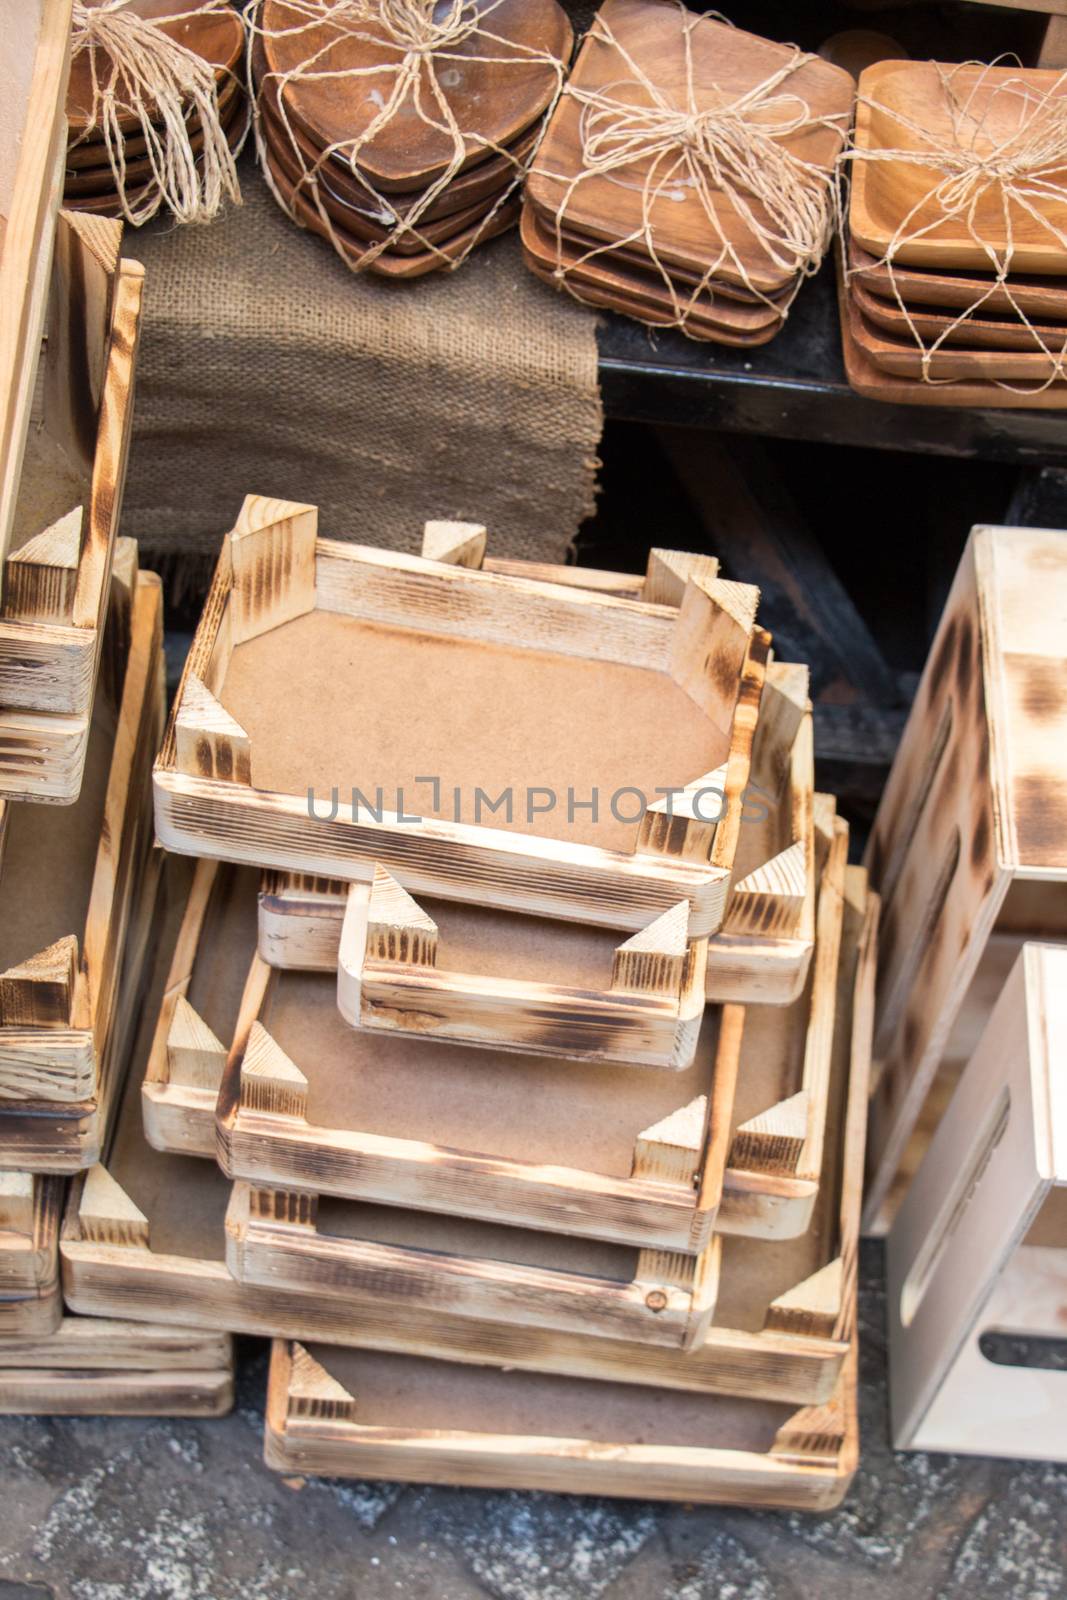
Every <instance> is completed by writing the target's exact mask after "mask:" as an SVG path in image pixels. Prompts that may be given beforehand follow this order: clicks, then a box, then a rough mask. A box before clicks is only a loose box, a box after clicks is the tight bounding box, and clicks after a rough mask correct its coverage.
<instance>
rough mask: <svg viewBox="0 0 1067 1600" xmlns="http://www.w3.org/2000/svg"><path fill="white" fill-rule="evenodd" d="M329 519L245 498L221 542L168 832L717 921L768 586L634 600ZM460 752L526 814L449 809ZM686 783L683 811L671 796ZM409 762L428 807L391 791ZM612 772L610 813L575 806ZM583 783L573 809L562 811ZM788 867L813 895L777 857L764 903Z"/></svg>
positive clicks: (567, 901)
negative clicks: (435, 552)
mask: <svg viewBox="0 0 1067 1600" xmlns="http://www.w3.org/2000/svg"><path fill="white" fill-rule="evenodd" d="M316 526H317V513H316V511H315V508H314V507H310V506H296V505H289V504H287V503H282V502H277V501H265V500H262V499H257V498H255V497H249V498H248V499H247V500H246V502H245V505H244V507H243V509H242V512H241V515H240V518H239V519H238V523H237V527H236V528H235V530H234V531H233V533H232V534H230V535H228V536H227V538H226V540H225V541H224V544H223V550H222V555H221V557H220V561H219V566H218V569H217V572H216V577H215V581H214V584H213V586H212V589H211V592H210V594H209V597H208V600H207V602H206V605H205V609H204V613H203V616H202V618H201V622H200V626H199V628H198V630H197V634H196V638H195V639H194V642H193V647H192V650H191V652H190V656H189V660H188V663H187V665H186V671H185V676H184V678H183V681H182V687H181V689H180V691H179V695H178V699H177V702H176V705H175V709H174V713H173V716H172V719H171V725H170V728H169V730H168V734H167V738H166V741H165V743H164V748H163V752H162V755H161V757H160V760H159V762H158V763H157V767H156V773H155V790H156V828H157V833H158V834H159V837H160V839H161V841H162V842H163V843H164V844H165V845H166V846H167V847H168V848H171V849H174V850H177V851H179V852H183V853H186V854H193V855H208V856H215V857H221V858H223V859H230V860H243V861H249V862H252V863H254V864H256V865H261V866H264V867H273V868H277V869H281V870H285V871H295V872H311V873H315V874H321V875H323V876H330V877H335V878H343V879H346V880H351V879H364V880H366V879H369V878H370V877H371V875H372V872H373V868H374V865H375V863H380V864H381V865H382V866H384V867H385V868H386V869H387V870H388V871H390V872H392V873H394V874H395V875H398V876H399V878H400V879H401V880H402V881H403V884H404V887H405V888H406V889H407V890H408V892H409V893H411V894H415V895H418V894H427V895H439V896H440V897H441V898H444V899H449V900H461V901H465V902H473V903H475V904H488V905H492V906H496V907H503V908H508V909H512V910H520V911H525V912H529V913H533V914H536V915H541V916H554V917H562V918H564V919H571V920H576V921H581V922H586V923H598V924H600V925H603V926H605V927H615V928H619V929H625V930H626V931H628V932H638V931H639V930H640V929H642V928H644V927H645V926H647V924H648V923H649V921H651V920H652V919H653V918H655V917H657V916H659V915H661V914H662V913H664V912H666V911H670V910H671V909H672V908H673V907H674V906H676V905H677V904H678V903H679V902H680V901H682V900H685V901H687V902H688V904H689V906H690V933H691V935H692V936H693V937H701V936H703V935H704V934H707V933H711V932H713V931H714V930H715V929H716V928H717V927H718V926H719V925H720V924H721V922H722V918H723V914H724V911H725V904H726V897H727V890H728V884H729V876H730V871H731V868H732V857H733V851H734V849H735V848H736V837H735V835H736V833H738V832H739V831H740V804H741V799H742V795H743V791H744V787H745V784H746V783H747V777H748V765H749V762H748V757H747V751H748V750H750V748H751V738H752V734H753V731H754V728H755V720H756V706H757V705H758V691H756V687H755V679H756V677H757V676H762V670H763V663H764V662H765V658H766V653H767V648H768V640H767V636H766V635H764V634H761V633H759V632H758V631H754V628H753V622H754V616H755V606H756V600H757V591H756V590H754V589H751V588H749V587H747V586H745V585H738V584H727V583H723V582H721V581H720V580H718V579H713V580H710V581H709V580H705V579H702V578H700V577H699V576H698V577H693V578H690V579H689V581H688V583H687V585H686V589H685V593H684V595H683V598H682V603H681V605H680V606H677V607H674V606H667V605H660V604H656V603H652V602H650V601H647V600H642V601H640V602H637V601H633V600H627V599H618V598H616V597H615V596H613V595H610V594H604V593H602V592H598V591H597V590H593V589H582V588H576V587H570V586H564V585H561V584H554V583H541V582H535V581H532V580H529V579H525V578H513V577H506V576H501V575H498V574H495V573H488V572H480V571H475V570H472V569H470V568H468V567H463V566H457V565H451V564H447V563H444V562H432V561H427V560H425V559H423V558H420V557H417V556H404V555H400V554H397V553H394V552H388V551H382V550H375V549H370V548H368V547H365V546H359V545H353V544H339V543H333V542H330V541H326V540H320V539H318V538H317V536H316ZM698 560H699V558H698ZM357 667H358V671H357V670H356V668H357ZM743 685H750V686H751V687H746V688H745V689H744V690H743V689H742V686H743ZM309 700H314V701H315V703H316V705H317V715H316V717H315V718H313V719H308V717H307V716H306V707H307V705H308V703H309ZM364 700H365V701H366V704H365V706H364V704H363V702H364ZM564 713H565V714H564ZM346 746H347V748H346ZM735 754H737V755H738V757H739V759H738V760H737V761H735V760H733V757H734V755H735ZM742 757H743V759H742ZM434 765H436V766H437V767H438V769H439V770H438V771H437V772H436V773H433V770H432V769H433V767H434ZM427 766H429V767H430V769H431V777H425V778H424V777H420V774H423V773H425V771H426V768H427ZM741 767H743V768H744V772H743V773H742V772H741V770H740V768H741ZM342 768H343V769H344V770H341V769H342ZM455 773H461V774H463V775H468V774H475V775H477V777H476V783H477V788H476V790H475V793H474V795H473V796H467V800H468V801H470V803H471V806H473V805H474V804H475V802H476V800H477V795H478V792H480V793H481V794H482V795H484V796H485V797H486V805H488V804H489V803H490V802H495V801H497V800H499V797H500V794H501V793H503V792H504V791H510V792H511V793H512V795H513V796H514V795H515V794H518V795H519V797H520V800H521V797H522V796H524V795H525V796H526V798H527V813H528V814H527V816H526V817H520V822H522V823H523V825H525V826H527V827H528V829H529V831H526V832H519V831H517V826H516V825H513V824H508V823H507V821H506V818H505V821H504V822H503V823H501V822H499V821H497V820H496V817H495V815H494V819H493V822H492V824H491V825H485V824H482V823H475V822H470V821H466V820H460V821H454V820H447V817H448V816H449V815H450V814H454V811H455V802H454V796H453V794H452V790H453V787H454V775H455ZM672 781H673V782H674V783H675V784H676V785H679V786H680V787H679V789H678V794H679V795H680V799H679V798H677V796H676V804H675V807H674V809H673V812H672V814H670V815H668V814H667V812H666V801H664V800H663V799H662V798H661V799H659V800H652V799H651V798H650V797H651V796H652V795H653V794H655V793H657V792H660V793H661V792H662V791H663V790H665V789H666V788H667V787H669V786H670V784H671V782H672ZM413 785H422V788H421V790H420V792H419V793H418V795H417V796H416V795H415V793H414V790H413ZM405 786H406V790H407V800H406V801H403V803H404V804H407V805H411V804H415V803H416V800H417V804H418V806H419V814H418V816H416V815H415V814H414V813H410V812H401V811H399V810H398V809H393V810H388V809H385V806H386V805H387V804H391V805H393V806H394V807H395V806H398V805H399V804H400V803H401V797H398V793H397V791H398V790H403V789H404V788H405ZM594 788H595V789H596V790H597V791H598V794H599V795H600V796H601V800H600V811H599V813H598V816H597V818H596V820H595V821H594V820H592V817H591V815H590V814H588V813H587V812H586V811H585V810H581V811H580V810H579V808H580V807H583V806H584V805H585V804H586V803H587V801H588V799H589V793H590V791H591V790H592V789H594ZM335 790H336V791H337V792H338V794H340V792H341V791H344V793H345V794H346V795H348V794H349V793H352V792H353V790H354V791H355V793H354V803H353V804H349V803H347V801H346V802H345V803H341V801H340V799H338V804H337V806H336V807H333V805H332V802H331V796H332V793H333V791H335ZM379 790H381V794H379V792H378V791H379ZM707 790H713V791H716V792H717V793H721V792H722V791H725V796H726V818H725V819H724V822H723V823H715V822H711V821H706V820H704V819H703V815H700V814H697V813H700V812H702V811H703V812H704V814H707V811H706V808H707V804H708V802H707V800H706V799H705V800H703V802H702V803H701V795H702V792H703V791H707ZM567 791H573V805H572V802H571V800H570V799H568V809H569V810H570V811H571V812H572V814H571V815H569V816H568V817H567V819H566V821H563V820H560V819H557V818H556V817H554V816H553V817H552V819H551V820H549V819H548V815H547V814H548V812H550V811H553V810H554V809H555V806H556V798H555V797H559V796H563V795H564V794H565V793H567ZM541 793H544V794H545V795H546V796H547V797H548V799H547V800H546V801H544V802H543V809H544V812H545V815H540V814H536V808H533V809H534V814H531V812H530V808H531V807H532V801H531V798H530V797H531V796H533V795H536V794H541ZM624 793H625V794H627V795H628V796H629V797H630V799H629V801H628V802H627V805H629V804H633V806H634V807H635V810H634V812H633V820H632V821H630V820H626V821H620V820H619V815H620V813H619V803H618V796H619V795H621V794H624ZM309 795H310V796H311V797H312V799H311V800H310V801H309ZM635 796H636V799H635ZM549 801H551V805H550V804H549ZM612 801H614V802H615V810H614V812H613V813H612V814H611V815H610V816H606V815H605V814H604V806H605V805H606V804H607V805H608V808H609V811H610V810H611V804H610V803H611V802H612ZM464 804H465V802H461V808H460V809H461V812H462V813H463V815H466V811H465V810H464ZM541 804H542V803H541V802H538V805H541ZM560 804H562V801H560ZM640 806H643V809H640V810H639V807H640ZM450 808H451V812H450ZM720 809H721V807H720ZM324 810H325V812H328V813H330V814H329V815H324V814H323V812H324ZM687 811H688V812H691V813H693V814H691V815H687V814H686V813H687ZM625 814H626V815H627V816H628V815H629V813H628V812H627V813H625ZM405 816H406V817H407V818H408V820H406V821H405V820H404V817H405ZM726 819H728V824H727V822H726ZM723 841H728V847H725V846H724V843H723ZM783 887H784V892H785V893H786V895H787V896H788V897H789V899H790V900H791V901H792V900H793V898H794V897H795V895H796V892H797V882H796V879H795V878H790V880H789V882H788V883H787V884H786V885H784V886H783V884H782V883H781V881H780V880H779V879H778V878H777V877H776V878H774V880H773V881H772V882H770V883H769V884H767V885H765V886H764V890H763V891H762V892H763V896H764V899H763V901H762V902H761V903H763V904H765V905H766V904H768V903H769V902H774V904H775V905H777V902H778V899H779V896H780V895H781V894H782V892H783ZM753 899H755V897H753Z"/></svg>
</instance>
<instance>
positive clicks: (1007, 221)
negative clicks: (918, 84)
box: [843, 62, 1067, 394]
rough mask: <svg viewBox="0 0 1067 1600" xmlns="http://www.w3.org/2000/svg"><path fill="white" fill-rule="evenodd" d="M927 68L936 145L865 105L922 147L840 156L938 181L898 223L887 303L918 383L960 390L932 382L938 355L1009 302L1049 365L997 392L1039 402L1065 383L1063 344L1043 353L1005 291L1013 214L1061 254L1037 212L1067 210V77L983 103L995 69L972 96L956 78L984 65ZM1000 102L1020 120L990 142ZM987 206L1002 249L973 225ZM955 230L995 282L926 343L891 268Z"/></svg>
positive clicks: (1058, 231) (1004, 87)
mask: <svg viewBox="0 0 1067 1600" xmlns="http://www.w3.org/2000/svg"><path fill="white" fill-rule="evenodd" d="M931 65H932V66H934V67H935V69H936V72H937V77H938V83H939V86H940V89H941V93H942V95H943V97H944V103H945V108H946V109H947V111H948V114H949V120H950V127H951V134H950V136H949V137H948V138H944V137H943V136H942V137H938V136H937V135H935V134H933V133H931V131H930V129H929V128H927V127H925V126H924V125H923V124H922V123H919V122H916V121H915V120H914V119H913V118H911V117H909V116H908V115H907V114H906V113H905V112H903V111H901V110H899V109H896V108H891V107H888V106H884V105H882V104H881V103H880V102H878V101H876V100H871V99H868V98H866V97H862V98H861V104H863V105H865V106H868V107H869V108H871V109H872V110H874V111H876V112H878V113H879V114H880V115H881V116H883V117H885V118H889V119H892V120H893V121H894V122H896V123H897V124H898V125H899V126H900V127H902V128H906V129H907V130H908V131H909V132H910V133H911V134H912V135H913V136H914V137H916V138H917V139H918V140H919V148H918V149H911V150H904V149H902V150H894V149H887V148H876V149H859V148H857V147H853V148H852V149H850V150H848V151H846V152H845V155H844V157H843V160H847V161H865V162H875V163H877V162H888V163H891V164H893V165H903V166H913V167H921V168H923V169H924V170H929V171H931V172H933V173H935V174H937V176H936V177H935V178H934V180H933V181H932V182H931V184H930V187H929V189H928V190H927V191H926V193H925V194H923V195H922V196H921V198H920V199H919V200H917V201H916V202H915V204H914V205H913V206H912V207H911V208H910V209H909V210H908V212H907V214H906V215H905V216H904V217H903V218H902V219H901V221H900V223H899V225H898V226H897V228H896V229H895V231H894V234H893V237H892V238H891V240H890V242H889V245H888V247H887V249H886V251H885V253H884V255H883V256H882V258H881V260H880V261H879V262H878V265H879V266H885V267H887V268H888V269H889V282H890V288H891V289H892V292H893V298H894V300H895V302H896V305H897V308H898V310H899V311H901V312H902V313H903V315H904V318H905V321H906V324H907V327H908V330H909V333H910V334H911V336H912V338H913V339H914V340H915V343H916V345H917V346H918V348H919V350H920V352H921V358H922V379H923V382H925V383H956V382H959V381H961V380H959V379H955V378H938V377H935V376H934V373H933V371H932V368H933V365H934V360H935V357H936V355H937V352H938V351H939V350H940V349H941V348H942V346H944V345H945V344H951V343H952V342H953V340H954V335H956V334H957V333H958V331H959V330H960V329H962V328H964V327H966V325H967V323H968V322H970V321H973V319H974V318H975V317H976V316H977V315H978V313H979V312H980V311H981V310H982V308H983V306H984V305H985V304H986V302H987V301H988V300H989V299H990V297H991V296H993V295H997V296H998V298H1003V299H1006V300H1007V302H1008V304H1009V306H1010V307H1011V310H1012V312H1013V313H1014V315H1015V316H1016V318H1017V319H1018V320H1019V322H1020V324H1021V325H1022V327H1024V328H1025V329H1026V330H1027V331H1028V333H1029V335H1030V336H1031V338H1032V339H1033V346H1034V352H1035V353H1041V354H1043V355H1044V356H1045V357H1046V358H1047V360H1048V364H1049V365H1048V376H1047V377H1046V378H1045V379H1044V381H1043V382H1041V383H1039V384H1038V385H1036V386H1033V385H1028V386H1026V387H1021V386H1018V385H1014V384H1011V383H1008V382H1005V381H1003V380H998V387H1000V388H1004V389H1009V390H1011V391H1012V392H1013V393H1017V394H1040V393H1041V392H1042V391H1043V390H1044V389H1047V388H1048V386H1049V384H1051V383H1055V382H1056V381H1057V380H1062V379H1064V378H1067V335H1065V337H1064V341H1063V343H1062V344H1061V345H1060V346H1059V347H1058V348H1053V347H1052V346H1050V345H1049V344H1048V342H1047V341H1046V340H1045V338H1044V336H1043V335H1042V334H1041V333H1040V331H1039V330H1038V329H1037V328H1036V327H1035V326H1034V324H1033V323H1032V322H1031V320H1030V318H1029V317H1028V316H1027V314H1026V312H1025V311H1024V310H1023V308H1022V306H1021V305H1020V304H1019V301H1018V299H1017V297H1016V295H1015V292H1014V288H1013V285H1012V283H1011V269H1012V262H1013V260H1014V257H1015V255H1016V251H1017V248H1018V246H1017V241H1016V233H1017V230H1018V217H1019V214H1020V213H1021V214H1022V215H1023V217H1025V218H1029V219H1030V221H1031V222H1032V223H1033V224H1034V227H1035V229H1036V231H1037V233H1038V235H1040V234H1041V233H1045V234H1046V235H1047V236H1048V237H1049V238H1050V239H1051V240H1052V241H1053V242H1054V243H1055V244H1056V245H1057V246H1058V247H1059V248H1060V249H1061V250H1062V251H1063V252H1064V253H1067V232H1065V231H1064V230H1063V229H1062V228H1060V227H1059V226H1057V224H1056V223H1055V222H1054V221H1053V220H1052V219H1051V218H1050V217H1049V216H1048V215H1047V214H1046V213H1045V211H1044V210H1043V209H1042V206H1043V205H1047V204H1050V203H1051V204H1055V205H1061V206H1062V205H1065V204H1067V182H1065V179H1067V96H1065V94H1064V92H1063V91H1064V90H1065V89H1067V72H1064V73H1062V74H1061V75H1060V76H1059V77H1058V78H1057V80H1056V82H1055V83H1053V84H1052V85H1051V86H1050V87H1049V89H1048V90H1047V91H1046V92H1044V93H1038V92H1036V91H1035V90H1034V89H1033V87H1032V85H1031V84H1030V83H1028V82H1027V81H1026V79H1025V78H1009V79H1007V80H1005V81H1004V82H1002V83H999V84H996V85H995V86H994V88H993V89H992V91H991V92H990V93H989V95H988V97H987V98H986V96H985V90H986V87H987V82H988V80H987V74H988V73H989V72H990V71H992V70H993V68H994V67H996V66H998V65H999V62H993V63H991V64H990V65H988V66H985V67H984V68H983V69H982V70H980V71H979V74H978V77H977V78H976V79H975V81H974V83H973V85H972V86H971V88H970V89H969V91H968V92H967V93H966V94H963V95H961V93H960V91H959V87H958V81H957V78H958V74H961V73H963V72H965V71H973V70H974V69H975V68H976V67H981V66H982V64H981V63H978V62H963V63H962V64H961V65H960V66H956V67H952V68H945V67H944V66H942V65H940V63H937V62H932V63H931ZM983 99H985V107H984V110H983V111H982V112H981V113H980V114H979V113H976V111H975V109H974V107H975V104H976V103H978V104H981V102H982V101H983ZM1002 99H1008V100H1010V101H1012V102H1018V103H1019V105H1020V107H1021V111H1022V116H1021V120H1020V124H1019V126H1018V127H1017V128H1016V129H1015V131H1014V132H1012V133H1009V134H1006V135H1005V136H1003V137H1002V138H1000V139H999V141H997V140H995V139H994V136H993V135H992V133H991V132H990V121H991V117H992V114H993V111H994V109H995V107H996V104H997V101H998V100H1002ZM991 197H993V198H994V199H995V201H996V206H997V213H998V221H997V230H996V231H997V233H998V236H1000V237H1002V238H1003V241H1004V242H1003V244H1000V243H998V242H996V241H993V240H990V239H988V238H986V237H985V236H984V235H983V232H982V228H981V225H980V222H979V216H978V212H979V207H980V206H982V205H983V204H986V203H987V202H988V201H989V200H990V198H991ZM928 210H929V211H932V212H933V215H932V217H931V220H929V221H927V222H924V223H920V222H919V221H918V220H917V219H918V218H919V217H920V215H921V214H922V213H924V212H926V211H928ZM953 221H956V222H958V223H960V224H962V226H963V228H964V230H965V231H966V233H967V236H968V238H969V239H970V240H971V242H972V243H973V244H974V246H975V248H976V249H978V250H980V251H981V252H982V254H983V255H984V256H985V257H986V258H987V259H988V261H989V266H990V269H991V274H992V275H991V278H990V281H989V285H988V287H987V288H986V289H984V290H983V291H982V292H981V293H980V294H979V295H978V296H977V298H976V299H975V300H974V302H973V304H972V305H970V306H967V307H966V308H965V309H964V310H963V311H961V312H960V314H959V315H958V316H957V317H954V318H953V319H951V320H950V322H949V323H948V324H947V325H946V327H945V328H944V329H942V331H941V332H940V333H939V334H938V336H937V338H936V339H934V340H933V341H932V343H930V344H927V343H926V341H925V340H924V339H923V337H922V334H921V332H920V330H919V329H918V328H917V327H916V324H915V320H914V317H913V314H912V312H911V310H910V309H909V307H908V306H907V304H906V303H905V301H904V298H903V295H902V294H901V291H900V286H899V283H898V281H897V275H896V272H895V270H894V262H895V260H896V258H897V257H898V255H899V254H900V252H901V251H902V250H906V248H907V246H908V245H910V244H913V243H915V242H916V241H918V240H921V239H923V238H925V237H926V236H927V235H928V234H931V233H935V232H938V231H940V230H942V229H943V228H944V226H945V224H946V222H953ZM848 276H851V274H848Z"/></svg>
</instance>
